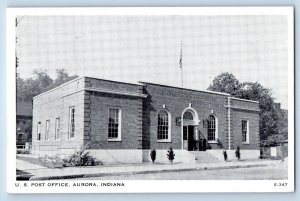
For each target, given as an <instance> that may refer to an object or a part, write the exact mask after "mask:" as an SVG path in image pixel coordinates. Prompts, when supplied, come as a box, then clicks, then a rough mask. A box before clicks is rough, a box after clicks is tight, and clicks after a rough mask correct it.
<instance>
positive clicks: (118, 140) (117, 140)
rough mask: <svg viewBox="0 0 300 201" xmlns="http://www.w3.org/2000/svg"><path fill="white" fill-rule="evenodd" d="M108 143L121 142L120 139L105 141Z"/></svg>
mask: <svg viewBox="0 0 300 201" xmlns="http://www.w3.org/2000/svg"><path fill="white" fill-rule="evenodd" d="M107 141H108V142H121V141H122V140H121V139H107Z"/></svg>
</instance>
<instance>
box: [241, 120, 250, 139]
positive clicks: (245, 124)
mask: <svg viewBox="0 0 300 201" xmlns="http://www.w3.org/2000/svg"><path fill="white" fill-rule="evenodd" d="M248 127H249V125H248V121H247V120H242V142H245V143H247V142H248V139H249V137H248V135H249V128H248Z"/></svg>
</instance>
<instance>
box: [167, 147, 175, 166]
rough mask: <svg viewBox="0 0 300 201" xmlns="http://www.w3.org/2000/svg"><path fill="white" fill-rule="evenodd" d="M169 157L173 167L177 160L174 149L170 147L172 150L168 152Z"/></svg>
mask: <svg viewBox="0 0 300 201" xmlns="http://www.w3.org/2000/svg"><path fill="white" fill-rule="evenodd" d="M167 156H168V159H169V161H170V163H171V164H172V165H173V160H174V158H175V154H174V151H173V149H172V147H170V149H169V150H168V153H167Z"/></svg>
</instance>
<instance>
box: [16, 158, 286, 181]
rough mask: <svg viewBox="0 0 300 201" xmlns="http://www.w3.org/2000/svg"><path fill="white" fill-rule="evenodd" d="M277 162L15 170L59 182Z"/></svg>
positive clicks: (25, 166)
mask: <svg viewBox="0 0 300 201" xmlns="http://www.w3.org/2000/svg"><path fill="white" fill-rule="evenodd" d="M281 163H282V161H278V160H255V161H232V162H222V163H206V164H205V163H198V164H187V163H175V164H173V165H171V164H168V163H164V164H151V163H144V164H143V165H140V164H137V165H134V164H126V165H124V166H121V165H120V164H118V165H115V166H114V165H110V166H105V165H103V166H91V167H65V168H56V169H50V168H46V167H43V166H38V165H34V164H31V163H29V162H26V161H22V160H18V159H17V169H18V170H21V171H24V172H28V173H29V174H31V175H33V176H32V177H30V180H59V179H71V178H87V177H103V176H116V175H123V174H148V173H159V172H179V171H192V170H215V169H233V168H249V167H267V166H277V165H280V164H281Z"/></svg>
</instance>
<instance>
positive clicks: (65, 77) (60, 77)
mask: <svg viewBox="0 0 300 201" xmlns="http://www.w3.org/2000/svg"><path fill="white" fill-rule="evenodd" d="M77 77H78V75H72V76H70V75H69V73H67V72H66V70H65V69H64V68H59V69H56V79H55V80H54V83H53V85H52V86H51V87H52V88H54V87H57V86H59V85H61V84H63V83H66V82H68V81H70V80H73V79H75V78H77Z"/></svg>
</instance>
